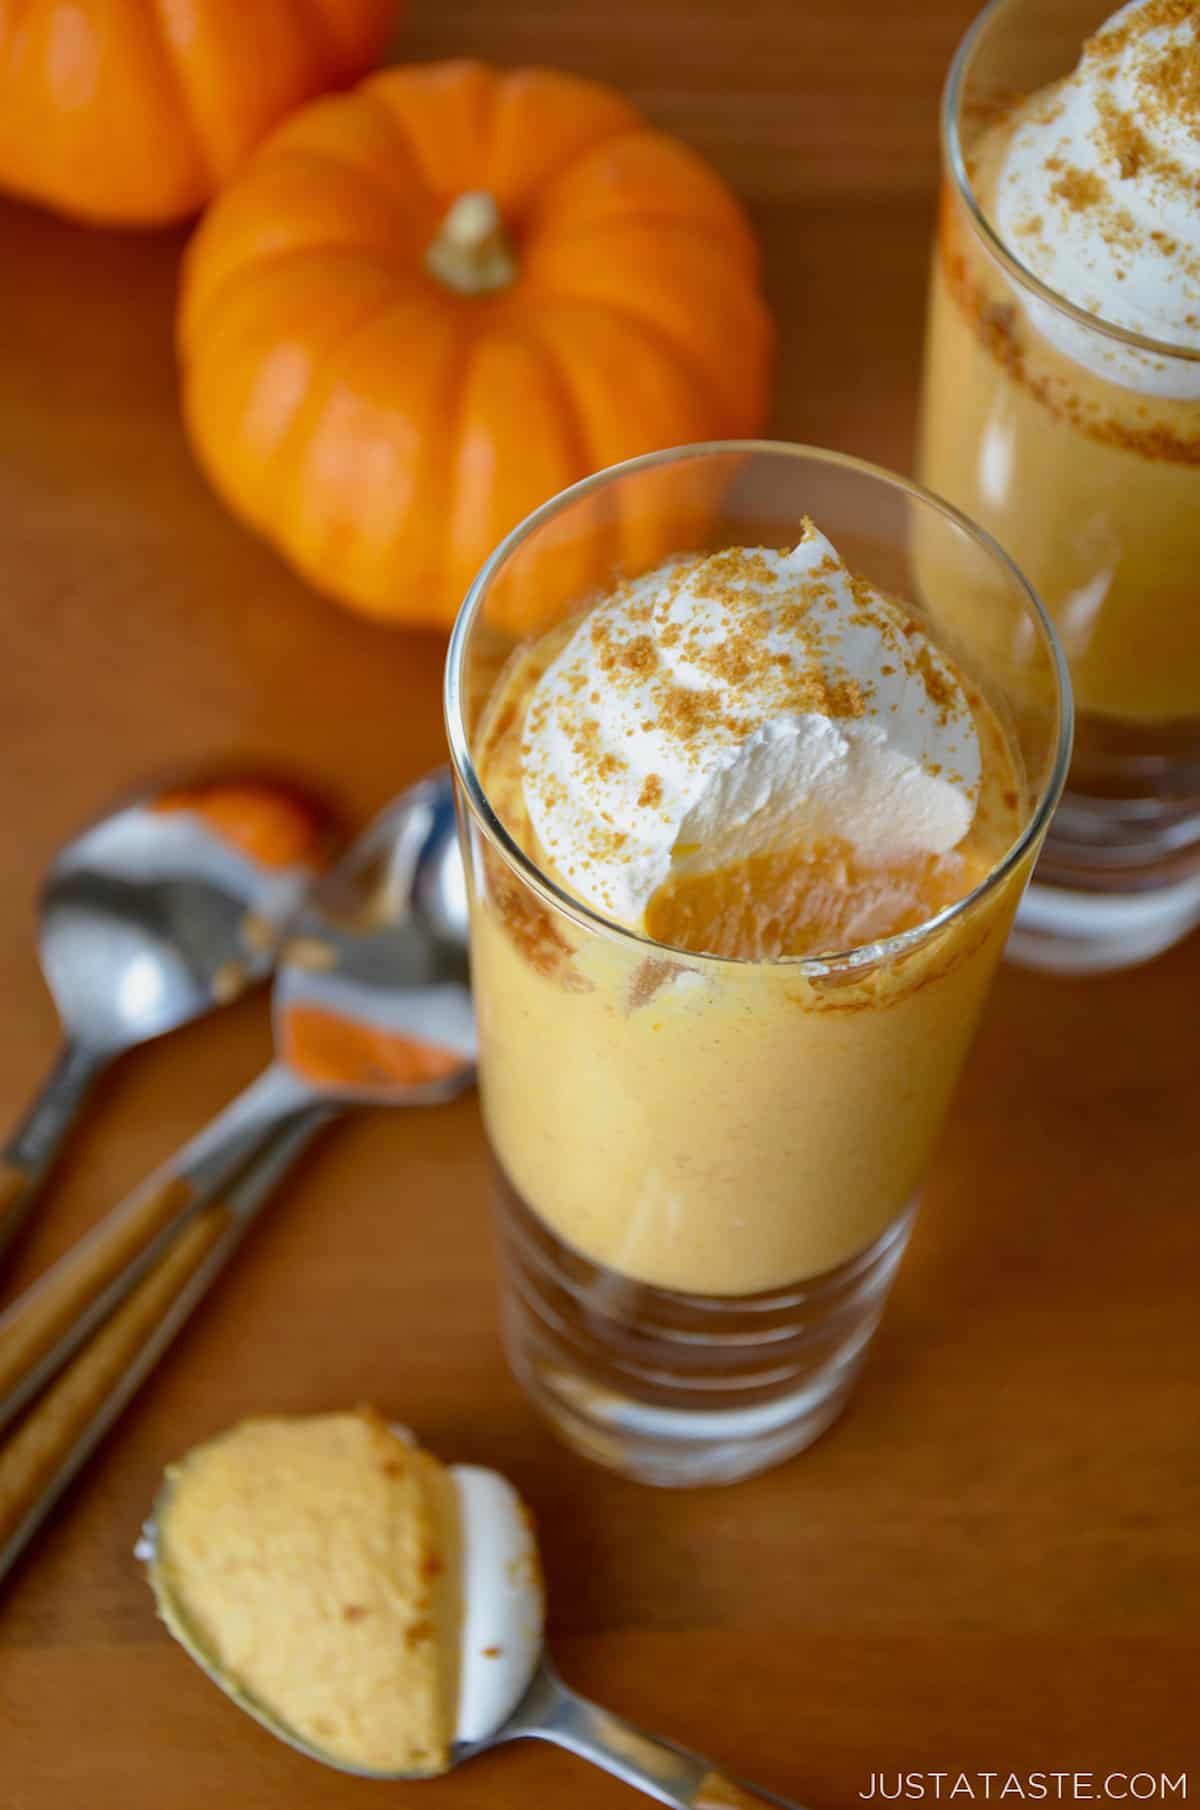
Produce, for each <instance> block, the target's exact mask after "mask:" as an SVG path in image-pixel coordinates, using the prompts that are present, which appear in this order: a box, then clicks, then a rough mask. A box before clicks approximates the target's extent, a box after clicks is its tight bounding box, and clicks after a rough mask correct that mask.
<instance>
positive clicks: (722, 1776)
mask: <svg viewBox="0 0 1200 1810" xmlns="http://www.w3.org/2000/svg"><path fill="white" fill-rule="evenodd" d="M170 1487H171V1486H170V1484H166V1485H164V1489H163V1493H161V1494H160V1496H159V1499H158V1501H157V1502H156V1504H155V1509H154V1512H153V1513H152V1514H151V1516H150V1518H149V1520H148V1521H147V1522H146V1523H145V1525H144V1527H143V1528H142V1534H141V1538H140V1539H139V1541H138V1543H137V1547H136V1557H137V1558H139V1559H141V1560H143V1561H144V1562H145V1563H146V1565H147V1566H148V1567H149V1569H150V1575H151V1579H152V1582H153V1586H154V1591H155V1595H156V1596H157V1597H158V1598H159V1599H160V1602H162V1601H164V1600H166V1601H169V1602H170V1603H171V1606H172V1615H171V1631H172V1633H173V1634H174V1635H175V1637H176V1638H177V1639H178V1640H179V1641H180V1642H181V1643H182V1645H183V1646H184V1647H185V1648H186V1650H187V1652H188V1653H189V1654H190V1655H191V1657H192V1658H193V1659H194V1660H195V1662H196V1664H197V1665H198V1666H199V1667H200V1669H201V1671H202V1672H204V1673H205V1674H206V1675H207V1676H208V1677H209V1678H211V1679H212V1681H213V1683H214V1684H216V1685H218V1686H219V1687H220V1689H221V1690H222V1691H224V1692H225V1694H226V1696H228V1697H230V1698H232V1700H233V1701H234V1702H235V1703H236V1704H237V1705H238V1707H239V1709H243V1710H245V1711H247V1713H248V1714H249V1715H251V1716H253V1717H254V1719H255V1721H257V1722H261V1724H262V1726H263V1727H264V1728H265V1729H267V1730H268V1731H269V1732H270V1733H271V1734H273V1735H275V1736H276V1738H277V1739H278V1740H280V1741H284V1742H286V1743H287V1745H288V1746H289V1747H294V1748H295V1749H296V1751H297V1752H298V1753H302V1754H304V1755H305V1756H306V1757H307V1758H308V1759H310V1760H318V1761H320V1763H321V1764H322V1765H324V1766H330V1767H333V1768H334V1770H336V1771H338V1772H348V1773H353V1774H354V1775H355V1776H356V1777H358V1778H368V1779H379V1780H383V1779H387V1780H400V1779H406V1780H413V1779H420V1778H426V1777H429V1776H431V1775H429V1774H425V1773H404V1772H375V1771H371V1770H368V1769H365V1768H362V1767H358V1766H349V1765H346V1764H344V1763H343V1762H342V1761H340V1760H336V1759H331V1758H330V1756H329V1755H328V1754H326V1753H322V1752H321V1750H320V1749H319V1748H316V1747H312V1746H310V1745H309V1743H308V1742H307V1741H304V1740H302V1739H301V1737H300V1736H299V1735H297V1734H296V1732H295V1731H294V1730H293V1729H291V1728H289V1727H288V1726H287V1724H286V1723H284V1722H281V1721H279V1720H278V1719H277V1718H276V1717H275V1716H274V1715H273V1714H272V1713H271V1711H270V1710H268V1709H265V1708H264V1707H263V1705H262V1704H261V1703H258V1702H256V1701H254V1700H252V1699H250V1698H248V1697H247V1696H246V1695H245V1694H244V1693H242V1692H241V1691H239V1690H238V1688H237V1686H236V1685H235V1684H234V1682H233V1681H232V1680H231V1679H230V1678H229V1677H228V1676H227V1675H225V1674H224V1673H222V1671H221V1670H220V1668H219V1666H218V1665H217V1663H216V1661H215V1660H214V1658H213V1657H212V1655H211V1654H210V1653H208V1652H207V1651H206V1649H205V1647H204V1646H203V1644H202V1643H201V1642H200V1640H199V1639H198V1638H197V1637H196V1635H195V1633H194V1631H193V1630H192V1628H191V1627H190V1626H189V1623H188V1620H187V1617H186V1615H185V1614H184V1613H183V1611H182V1610H181V1609H180V1607H179V1605H178V1603H177V1602H176V1600H175V1599H174V1597H172V1596H171V1594H170V1590H169V1585H168V1577H169V1570H168V1568H167V1567H166V1566H159V1565H157V1564H156V1562H155V1561H156V1558H157V1552H158V1528H159V1519H160V1516H161V1513H162V1509H163V1507H164V1505H165V1502H166V1492H167V1491H169V1489H170ZM523 1740H531V1741H549V1742H550V1743H551V1744H552V1745H553V1746H555V1747H565V1748H566V1749H567V1750H568V1751H569V1752H570V1753H574V1754H578V1755H579V1757H580V1758H581V1759H584V1760H590V1761H591V1763H592V1765H593V1766H598V1767H599V1768H600V1770H601V1771H602V1772H608V1773H612V1774H613V1776H614V1777H616V1778H618V1779H621V1780H622V1781H623V1782H624V1783H625V1784H626V1785H632V1786H633V1787H634V1789H635V1790H637V1791H642V1792H644V1793H645V1794H646V1796H647V1797H652V1798H656V1799H657V1800H658V1802H659V1803H660V1804H671V1805H673V1806H674V1810H755V1806H759V1807H760V1810H761V1806H763V1805H767V1804H773V1805H777V1806H782V1810H799V1807H798V1806H797V1805H796V1804H795V1803H794V1802H793V1801H792V1800H791V1799H789V1798H783V1797H778V1796H777V1795H776V1794H775V1793H774V1792H771V1791H767V1790H765V1789H764V1788H763V1787H762V1786H761V1785H750V1784H748V1783H746V1782H744V1781H742V1780H740V1779H733V1778H730V1777H729V1775H728V1774H727V1773H724V1772H722V1771H721V1770H720V1768H719V1767H717V1766H715V1765H714V1764H713V1762H712V1761H711V1760H706V1759H704V1758H703V1757H702V1756H701V1755H700V1754H698V1753H692V1752H690V1751H689V1750H688V1749H687V1748H686V1747H679V1746H677V1745H676V1744H675V1743H674V1742H673V1741H666V1740H663V1739H662V1738H661V1737H660V1736H658V1735H651V1734H647V1733H646V1732H645V1731H644V1730H643V1729H640V1728H638V1727H636V1726H635V1725H634V1724H633V1723H632V1722H627V1721H626V1720H625V1718H624V1717H623V1716H618V1715H616V1714H615V1713H614V1712H613V1711H612V1710H607V1709H602V1708H601V1707H600V1705H599V1704H596V1703H590V1702H588V1700H587V1698H585V1697H580V1696H578V1695H577V1694H576V1692H574V1691H573V1690H571V1689H570V1688H569V1687H568V1686H567V1685H565V1684H564V1683H563V1681H562V1679H561V1678H560V1677H559V1676H558V1673H557V1672H556V1671H555V1670H554V1667H553V1665H552V1664H551V1661H550V1658H549V1655H548V1654H547V1653H546V1652H545V1651H543V1653H542V1657H541V1660H540V1661H539V1664H538V1668H537V1670H536V1672H535V1673H534V1675H533V1677H532V1679H531V1680H530V1683H529V1687H528V1689H527V1690H526V1692H525V1695H524V1696H523V1697H522V1699H521V1701H520V1703H518V1705H517V1707H516V1709H515V1710H514V1711H513V1713H512V1715H511V1716H509V1718H508V1720H507V1721H506V1722H503V1723H501V1725H500V1727H499V1728H497V1729H495V1730H494V1731H493V1732H492V1733H491V1734H490V1735H488V1736H487V1737H486V1738H485V1739H484V1740H482V1741H472V1742H456V1743H455V1744H454V1746H453V1748H452V1749H451V1754H450V1764H451V1766H452V1767H455V1766H459V1765H461V1764H462V1763H463V1761H465V1760H472V1759H474V1758H475V1757H476V1756H477V1755H478V1754H481V1753H487V1752H488V1751H489V1750H490V1749H491V1748H493V1747H500V1746H503V1745H504V1744H505V1743H506V1742H509V1741H523ZM433 1776H437V1775H433Z"/></svg>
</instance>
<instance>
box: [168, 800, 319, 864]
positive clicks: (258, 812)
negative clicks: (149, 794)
mask: <svg viewBox="0 0 1200 1810" xmlns="http://www.w3.org/2000/svg"><path fill="white" fill-rule="evenodd" d="M151 809H153V810H155V811H190V812H191V814H192V815H193V816H194V817H199V818H201V819H202V821H203V822H204V823H205V824H206V825H207V826H208V828H209V829H210V830H211V831H212V832H213V834H214V835H215V836H217V837H218V838H219V839H220V840H221V841H222V842H224V843H227V844H228V845H229V846H230V847H231V848H235V849H237V851H238V852H239V854H243V855H246V856H248V857H249V859H250V860H251V861H255V862H257V864H258V865H259V867H272V868H284V867H297V866H301V865H303V864H304V863H306V862H311V861H313V860H314V859H315V857H316V856H318V855H319V853H320V851H321V847H322V844H323V842H324V833H323V829H322V826H321V824H320V822H319V821H318V818H317V816H316V814H315V813H314V812H313V810H312V809H311V808H310V807H308V806H306V805H305V803H304V801H303V799H302V798H300V797H299V796H295V797H293V796H290V795H289V794H288V793H287V792H286V791H283V790H281V789H280V788H279V787H276V786H267V785H256V784H255V783H254V782H253V781H252V780H243V781H227V782H222V781H214V782H213V783H212V784H209V785H198V786H184V787H180V788H179V789H178V790H176V791H173V792H161V793H160V794H159V796H158V797H157V798H156V799H155V800H154V802H153V804H152V806H151Z"/></svg>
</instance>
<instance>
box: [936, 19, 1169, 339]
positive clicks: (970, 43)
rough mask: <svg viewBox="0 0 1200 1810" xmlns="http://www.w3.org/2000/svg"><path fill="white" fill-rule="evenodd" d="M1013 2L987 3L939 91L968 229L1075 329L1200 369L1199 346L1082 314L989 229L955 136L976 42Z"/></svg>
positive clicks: (947, 157) (946, 154)
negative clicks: (968, 219)
mask: <svg viewBox="0 0 1200 1810" xmlns="http://www.w3.org/2000/svg"><path fill="white" fill-rule="evenodd" d="M1010 4H1011V0H988V4H987V5H986V6H985V7H984V8H983V11H982V12H981V13H979V14H978V15H977V16H976V17H975V19H974V20H972V22H971V24H970V25H969V26H968V27H967V30H966V32H965V33H964V34H963V36H962V38H961V39H960V41H959V45H958V49H957V50H956V51H955V53H954V56H953V58H952V59H951V62H950V69H949V72H948V74H947V76H946V80H945V83H944V85H943V87H942V101H941V114H940V126H941V140H942V157H943V161H944V162H945V165H946V168H947V169H948V170H949V172H950V175H951V177H952V178H953V181H954V187H955V191H956V192H957V194H958V197H959V199H960V200H961V202H962V204H963V206H964V207H965V208H966V210H967V214H968V217H969V218H970V221H971V224H972V225H973V226H974V228H975V230H976V232H977V233H978V234H979V236H980V238H981V239H982V240H983V242H984V244H985V245H986V246H987V248H988V250H989V251H990V252H991V253H992V255H993V256H994V257H995V258H996V259H998V261H999V262H1000V264H1001V265H1003V267H1004V269H1005V270H1006V271H1007V272H1008V274H1009V276H1011V277H1012V278H1013V280H1014V281H1015V282H1017V283H1018V284H1020V285H1021V286H1022V287H1023V288H1025V289H1028V290H1031V291H1032V292H1033V294H1034V295H1036V296H1037V298H1038V300H1039V301H1042V302H1045V303H1046V304H1047V306H1048V307H1051V308H1055V309H1057V311H1058V312H1059V313H1060V314H1065V315H1066V316H1067V317H1068V318H1069V319H1070V320H1073V321H1074V322H1076V324H1077V325H1078V326H1081V327H1087V328H1090V329H1091V330H1092V332H1094V333H1098V334H1100V335H1101V336H1102V337H1103V338H1105V339H1110V340H1113V341H1115V342H1116V343H1117V344H1118V345H1122V346H1128V347H1132V348H1133V349H1134V350H1136V351H1139V352H1145V353H1148V354H1149V355H1150V356H1151V357H1153V358H1166V359H1172V360H1175V361H1178V362H1182V363H1185V364H1200V346H1180V345H1176V344H1175V343H1174V342H1173V341H1172V340H1167V339H1152V338H1151V337H1150V335H1149V334H1147V333H1138V332H1135V330H1134V329H1133V328H1132V327H1119V326H1117V324H1116V322H1115V321H1108V320H1105V319H1104V317H1103V316H1102V315H1099V314H1091V313H1089V311H1088V310H1087V309H1086V308H1081V307H1079V305H1078V303H1076V302H1073V301H1071V300H1070V299H1069V298H1068V297H1067V296H1065V295H1063V294H1062V293H1061V291H1060V290H1057V289H1054V288H1052V287H1051V285H1050V284H1049V283H1045V282H1043V281H1042V279H1041V277H1039V276H1037V275H1035V273H1034V272H1033V271H1032V270H1030V268H1029V266H1028V265H1027V264H1024V263H1022V261H1021V259H1020V258H1019V257H1018V256H1017V254H1016V253H1015V252H1014V251H1013V250H1012V249H1011V248H1010V246H1009V245H1008V243H1007V241H1006V240H1005V239H1004V238H1002V236H1001V235H1000V233H999V232H998V231H997V229H996V228H995V227H994V226H993V224H992V222H991V220H990V219H989V217H988V215H987V213H986V211H985V209H984V208H983V206H982V204H981V203H980V200H979V197H978V196H977V195H976V193H975V189H974V187H973V185H972V182H971V177H970V173H969V172H968V170H967V160H966V156H965V154H964V152H963V146H962V138H961V136H960V134H959V130H958V116H959V103H960V102H961V100H962V95H963V89H964V87H965V85H966V79H967V69H968V66H969V64H970V62H971V59H972V57H973V56H974V53H975V50H976V48H977V46H978V42H979V39H980V38H981V37H982V36H983V33H984V31H985V30H986V28H987V26H988V25H989V24H990V22H991V20H992V19H993V18H994V17H995V16H996V15H997V14H998V13H1002V12H1003V11H1004V9H1005V7H1006V6H1009V5H1010Z"/></svg>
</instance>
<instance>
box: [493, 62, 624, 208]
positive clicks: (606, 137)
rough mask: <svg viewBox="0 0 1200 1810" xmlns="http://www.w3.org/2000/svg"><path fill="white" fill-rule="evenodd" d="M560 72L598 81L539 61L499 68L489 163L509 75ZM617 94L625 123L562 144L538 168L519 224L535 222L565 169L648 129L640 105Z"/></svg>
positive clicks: (510, 88) (509, 87)
mask: <svg viewBox="0 0 1200 1810" xmlns="http://www.w3.org/2000/svg"><path fill="white" fill-rule="evenodd" d="M563 74H566V75H567V76H568V79H571V80H581V81H583V82H585V83H587V84H588V85H589V86H598V85H599V84H593V83H592V82H591V78H590V77H587V76H583V77H577V76H575V74H574V72H571V71H562V70H556V69H551V68H548V67H547V66H546V65H545V64H541V63H533V64H529V65H528V66H526V67H524V68H521V69H508V70H505V71H504V72H503V74H502V75H501V78H500V80H499V82H497V84H496V87H495V89H494V91H493V99H492V103H491V118H490V119H489V122H488V153H489V164H490V163H491V162H492V160H493V159H494V156H495V151H496V145H495V139H496V135H497V126H498V122H499V119H500V116H501V112H502V109H503V107H504V104H505V100H506V98H507V96H508V95H510V94H511V93H512V92H513V77H516V76H529V75H546V76H551V77H554V76H559V75H563ZM621 98H622V100H624V101H625V102H626V105H627V106H628V107H629V109H630V113H631V115H632V117H631V118H630V120H629V122H628V124H626V125H625V126H623V127H617V128H615V129H614V128H610V127H607V126H606V127H604V128H602V129H599V130H597V132H596V135H595V137H594V138H590V139H589V140H588V141H587V143H586V144H583V145H578V144H576V145H571V146H569V147H566V148H564V149H563V151H562V153H561V155H560V157H559V159H558V160H557V161H556V162H555V163H553V164H551V165H550V166H548V167H547V168H546V169H545V170H543V171H542V173H541V176H540V178H539V181H538V187H537V189H536V191H535V194H536V196H537V198H538V199H537V200H536V201H535V203H534V206H533V207H532V208H531V209H529V210H528V211H527V213H526V215H525V217H524V218H523V219H522V221H521V223H520V224H521V226H522V227H523V228H534V227H535V224H536V222H537V218H538V212H539V202H540V200H541V199H542V198H544V197H545V196H546V195H547V194H549V193H550V192H551V190H552V189H553V185H554V184H555V183H556V182H558V181H559V179H560V178H561V177H562V176H564V175H565V174H566V173H567V171H568V170H570V169H571V168H572V167H573V166H574V165H575V164H577V163H580V162H581V161H582V160H583V159H584V158H586V157H591V156H592V155H593V154H594V153H595V152H596V151H598V150H599V148H600V146H601V145H605V146H607V145H611V144H615V143H617V142H618V141H619V140H620V139H622V138H625V137H626V136H628V135H629V134H632V133H639V132H645V131H646V130H647V129H648V128H647V121H646V116H645V115H644V114H643V112H642V110H641V108H640V107H637V106H635V105H634V103H633V102H632V101H630V100H628V98H627V97H626V96H624V95H622V96H621ZM481 186H484V187H486V184H481ZM510 224H515V223H514V222H510Z"/></svg>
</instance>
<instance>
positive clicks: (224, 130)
mask: <svg viewBox="0 0 1200 1810" xmlns="http://www.w3.org/2000/svg"><path fill="white" fill-rule="evenodd" d="M396 15H397V0H187V4H186V5H183V6H176V5H173V4H170V3H169V0H168V3H167V4H163V3H162V0H158V4H153V3H152V0H0V187H4V188H8V189H12V190H13V191H14V192H15V193H16V194H18V195H23V196H25V197H26V198H28V199H29V200H32V201H40V202H43V203H45V204H46V205H48V206H50V207H53V208H56V209H57V210H58V211H59V212H60V213H64V214H69V215H72V216H73V217H74V218H76V219H80V220H87V221H92V222H96V223H106V224H110V225H128V226H146V225H156V224H158V223H160V222H163V221H167V220H181V219H185V218H186V217H187V215H189V214H193V213H195V212H196V210H197V209H198V208H200V207H202V206H203V204H204V203H205V202H206V201H207V200H208V199H209V197H210V196H211V195H213V194H214V193H215V192H216V190H217V189H218V188H219V187H220V186H221V185H222V183H224V182H226V181H227V180H228V178H229V177H230V175H231V174H232V173H233V171H234V170H235V169H236V168H237V166H238V165H239V164H240V163H241V162H242V160H243V159H244V157H245V156H246V153H247V152H248V151H249V150H250V149H251V148H252V147H253V146H254V145H256V144H257V143H258V141H259V140H260V139H261V138H263V137H264V136H265V134H266V133H267V132H268V131H269V130H270V129H271V127H272V126H274V125H276V124H277V123H278V121H279V120H281V119H283V118H285V117H286V115H287V114H289V113H290V112H292V110H293V109H294V108H296V107H298V106H300V104H301V103H302V102H303V101H307V100H310V99H311V98H312V97H313V95H316V94H322V93H324V92H325V90H326V89H329V88H344V87H346V86H348V84H349V83H351V82H356V81H358V80H359V78H360V77H361V76H362V75H364V74H365V73H366V71H367V70H368V69H370V68H371V67H372V65H373V64H374V63H376V62H377V61H378V59H379V55H380V53H381V51H382V50H383V48H384V46H385V44H386V42H387V40H388V37H389V36H390V34H391V30H392V27H393V25H394V24H395V22H396Z"/></svg>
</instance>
